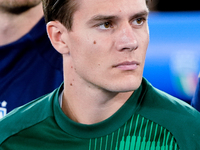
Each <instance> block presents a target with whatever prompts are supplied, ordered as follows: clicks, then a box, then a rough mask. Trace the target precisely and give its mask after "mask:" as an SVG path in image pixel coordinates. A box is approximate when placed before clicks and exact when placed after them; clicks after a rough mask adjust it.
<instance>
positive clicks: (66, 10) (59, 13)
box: [42, 0, 152, 30]
mask: <svg viewBox="0 0 200 150" xmlns="http://www.w3.org/2000/svg"><path fill="white" fill-rule="evenodd" d="M149 1H152V0H146V3H147V4H148V2H149ZM42 3H43V11H44V17H45V20H46V23H47V22H49V21H54V20H57V21H59V22H61V23H62V24H63V25H64V26H65V27H66V28H67V29H68V30H72V24H73V15H74V12H75V11H76V10H77V9H78V2H77V0H42Z"/></svg>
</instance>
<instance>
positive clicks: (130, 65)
mask: <svg viewBox="0 0 200 150" xmlns="http://www.w3.org/2000/svg"><path fill="white" fill-rule="evenodd" d="M138 65H139V63H138V62H136V61H125V62H122V63H119V64H117V65H114V66H113V67H114V68H119V69H121V70H135V69H137V67H138Z"/></svg>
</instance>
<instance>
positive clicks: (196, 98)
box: [191, 73, 200, 111]
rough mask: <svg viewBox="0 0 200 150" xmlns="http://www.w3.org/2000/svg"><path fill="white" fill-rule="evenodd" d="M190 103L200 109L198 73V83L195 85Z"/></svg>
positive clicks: (199, 80) (199, 78) (199, 79)
mask: <svg viewBox="0 0 200 150" xmlns="http://www.w3.org/2000/svg"><path fill="white" fill-rule="evenodd" d="M191 105H192V106H193V107H194V108H196V109H197V110H198V111H200V73H199V77H198V83H197V87H196V91H195V94H194V96H193V98H192V101H191Z"/></svg>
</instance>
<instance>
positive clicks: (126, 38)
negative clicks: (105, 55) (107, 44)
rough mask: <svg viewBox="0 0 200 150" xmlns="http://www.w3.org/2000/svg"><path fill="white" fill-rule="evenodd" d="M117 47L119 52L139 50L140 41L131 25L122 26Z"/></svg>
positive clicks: (117, 36)
mask: <svg viewBox="0 0 200 150" xmlns="http://www.w3.org/2000/svg"><path fill="white" fill-rule="evenodd" d="M115 46H116V48H117V50H119V51H124V50H129V51H133V50H136V49H137V48H138V41H137V38H136V35H135V33H134V31H133V28H132V27H131V25H130V24H128V23H127V24H126V25H122V26H121V27H120V28H119V29H118V33H117V35H116V40H115Z"/></svg>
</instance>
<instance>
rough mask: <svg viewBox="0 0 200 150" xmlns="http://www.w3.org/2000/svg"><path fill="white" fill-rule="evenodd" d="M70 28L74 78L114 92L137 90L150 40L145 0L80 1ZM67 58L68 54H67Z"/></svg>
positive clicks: (88, 84)
mask: <svg viewBox="0 0 200 150" xmlns="http://www.w3.org/2000/svg"><path fill="white" fill-rule="evenodd" d="M78 2H80V5H79V9H78V10H77V11H76V12H75V13H74V18H73V19H74V20H73V26H72V31H68V36H69V38H68V48H69V50H70V62H71V63H69V61H66V62H65V65H68V64H67V63H69V64H71V65H72V66H71V67H70V68H71V71H70V72H68V73H67V74H66V76H68V74H71V75H73V77H74V80H75V81H76V80H77V79H78V81H80V82H81V83H83V85H86V86H87V87H96V88H98V89H103V90H106V91H111V92H126V91H133V90H135V89H137V88H138V87H139V85H140V83H141V80H142V74H143V68H144V62H145V55H146V50H147V47H148V43H149V30H148V25H147V16H148V8H147V6H146V2H145V0H79V1H78ZM64 59H65V56H64Z"/></svg>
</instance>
